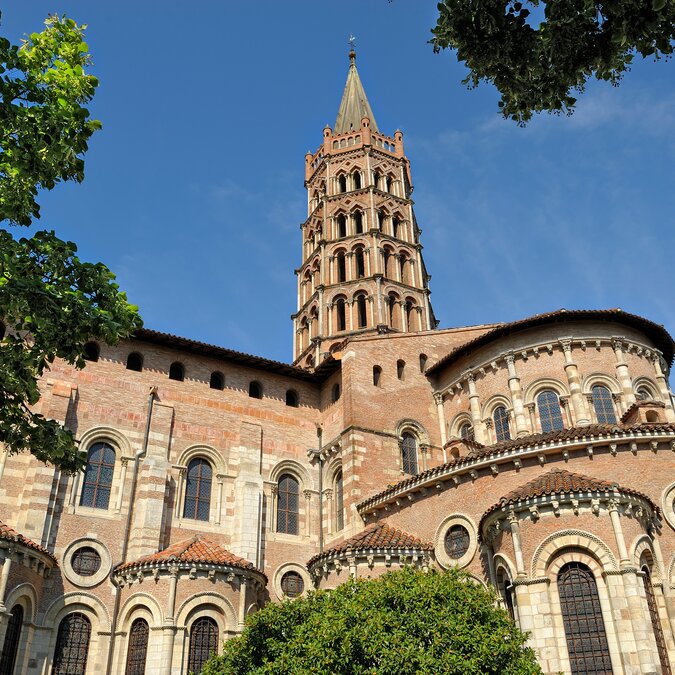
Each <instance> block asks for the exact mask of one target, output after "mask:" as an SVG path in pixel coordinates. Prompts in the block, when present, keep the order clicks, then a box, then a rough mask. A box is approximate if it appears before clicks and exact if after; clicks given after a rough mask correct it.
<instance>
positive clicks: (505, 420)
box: [492, 405, 511, 442]
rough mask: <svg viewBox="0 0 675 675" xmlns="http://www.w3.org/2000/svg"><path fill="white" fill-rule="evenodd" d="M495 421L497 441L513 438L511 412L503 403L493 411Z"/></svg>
mask: <svg viewBox="0 0 675 675" xmlns="http://www.w3.org/2000/svg"><path fill="white" fill-rule="evenodd" d="M492 419H493V420H494V423H495V435H496V436H497V442H499V441H508V440H511V428H510V427H509V413H508V412H507V411H506V408H505V407H504V406H503V405H500V406H497V407H496V408H495V411H494V412H493V413H492Z"/></svg>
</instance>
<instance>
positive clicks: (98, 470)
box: [80, 443, 115, 509]
mask: <svg viewBox="0 0 675 675" xmlns="http://www.w3.org/2000/svg"><path fill="white" fill-rule="evenodd" d="M114 471H115V451H114V450H113V449H112V448H111V447H110V446H109V445H108V444H107V443H94V445H92V446H91V447H90V448H89V453H88V455H87V468H86V469H85V471H84V482H83V484H82V496H81V497H80V504H81V505H82V506H93V507H94V508H96V509H107V508H108V504H109V502H110V489H111V486H112V479H113V472H114Z"/></svg>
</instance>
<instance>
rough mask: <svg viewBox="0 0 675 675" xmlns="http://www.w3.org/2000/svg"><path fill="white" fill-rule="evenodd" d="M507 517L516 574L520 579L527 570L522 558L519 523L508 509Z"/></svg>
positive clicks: (516, 517) (525, 574)
mask: <svg viewBox="0 0 675 675" xmlns="http://www.w3.org/2000/svg"><path fill="white" fill-rule="evenodd" d="M507 519H508V521H509V529H510V530H511V539H512V541H513V553H514V555H515V557H516V576H517V577H518V578H521V579H522V578H524V577H526V576H527V572H526V571H525V559H524V558H523V548H522V545H521V540H520V523H519V522H518V516H517V515H516V514H515V513H514V512H513V511H509V514H508V516H507Z"/></svg>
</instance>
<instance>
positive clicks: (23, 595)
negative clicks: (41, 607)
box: [5, 582, 38, 623]
mask: <svg viewBox="0 0 675 675" xmlns="http://www.w3.org/2000/svg"><path fill="white" fill-rule="evenodd" d="M17 604H19V605H21V607H22V608H23V613H24V614H23V616H24V623H25V622H30V623H35V619H36V616H37V608H38V592H37V590H36V589H35V586H33V584H30V583H28V582H25V583H22V584H19V585H18V586H15V587H14V588H12V590H11V591H10V592H9V593H8V594H7V597H6V598H5V607H7V609H8V610H11V609H12V607H14V605H17Z"/></svg>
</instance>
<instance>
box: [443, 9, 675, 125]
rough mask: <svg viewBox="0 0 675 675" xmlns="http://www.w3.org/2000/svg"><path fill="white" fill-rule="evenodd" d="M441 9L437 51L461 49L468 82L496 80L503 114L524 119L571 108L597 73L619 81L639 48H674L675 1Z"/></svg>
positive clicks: (664, 51)
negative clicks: (573, 94)
mask: <svg viewBox="0 0 675 675" xmlns="http://www.w3.org/2000/svg"><path fill="white" fill-rule="evenodd" d="M438 10H439V12H440V14H439V17H438V21H437V24H436V27H435V28H434V29H433V30H432V34H433V38H432V40H431V43H432V44H433V46H434V50H435V51H439V50H441V49H455V50H456V51H457V59H458V60H459V61H463V62H464V63H465V64H466V66H467V68H468V69H469V74H468V75H467V77H466V79H465V80H464V83H465V84H468V85H469V86H470V87H475V86H477V85H478V84H479V82H481V81H486V82H492V83H493V84H494V85H495V87H497V89H498V90H499V92H500V94H501V100H500V102H499V106H500V108H501V112H502V114H503V115H504V117H506V118H511V119H514V120H516V121H517V122H518V123H520V124H523V123H525V122H527V121H528V120H529V119H530V118H531V117H532V114H533V113H535V112H541V111H548V112H566V113H567V114H570V113H571V112H572V111H573V109H574V105H575V103H576V99H575V98H574V96H572V92H573V91H578V92H582V91H583V90H584V86H585V84H586V82H587V80H588V79H589V78H590V77H595V78H597V79H598V80H605V81H608V82H610V83H612V84H613V85H617V84H618V82H619V80H620V79H621V77H622V75H623V73H625V72H626V71H627V70H628V69H629V68H630V64H631V61H632V59H633V56H634V55H635V54H636V53H637V54H640V55H641V56H643V57H649V56H653V57H654V58H656V59H658V58H661V57H662V56H666V57H668V56H670V55H671V54H672V53H673V40H674V39H675V2H673V0H614V1H613V2H609V3H608V2H603V1H601V0H548V1H547V2H541V3H540V0H442V2H440V3H439V5H438ZM533 13H535V14H536V15H537V17H538V18H539V16H540V15H541V21H539V20H536V21H534V20H533Z"/></svg>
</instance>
